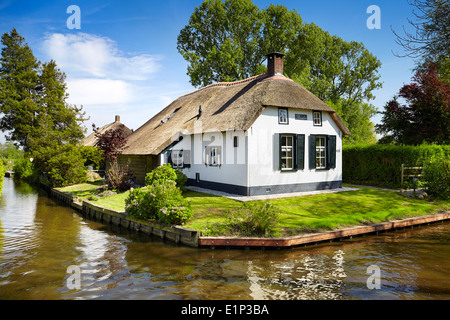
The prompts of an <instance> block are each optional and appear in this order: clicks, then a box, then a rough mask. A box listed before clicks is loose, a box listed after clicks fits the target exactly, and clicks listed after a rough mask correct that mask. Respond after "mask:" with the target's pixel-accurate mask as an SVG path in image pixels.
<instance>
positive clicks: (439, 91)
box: [376, 64, 450, 145]
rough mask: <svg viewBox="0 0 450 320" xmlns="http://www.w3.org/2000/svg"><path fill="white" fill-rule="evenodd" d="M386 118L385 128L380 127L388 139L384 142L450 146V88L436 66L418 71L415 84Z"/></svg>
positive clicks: (406, 88) (393, 104) (387, 109)
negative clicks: (441, 78) (403, 101)
mask: <svg viewBox="0 0 450 320" xmlns="http://www.w3.org/2000/svg"><path fill="white" fill-rule="evenodd" d="M399 98H401V99H404V100H405V101H406V104H401V102H400V101H399ZM382 114H383V118H382V120H381V124H379V125H377V126H376V127H377V131H378V132H379V133H381V134H384V135H385V137H384V138H383V139H382V142H391V141H393V142H396V143H399V144H410V145H418V144H421V143H423V142H428V143H438V144H449V143H450V85H449V84H448V83H447V82H446V81H443V80H440V79H439V77H438V72H437V70H436V67H435V66H434V65H433V64H430V65H429V66H428V67H427V68H426V69H425V70H423V71H418V72H417V73H416V74H415V76H414V77H413V83H411V84H408V85H404V86H403V87H402V88H401V89H400V91H399V93H398V95H397V96H396V97H394V99H392V100H391V101H389V102H388V103H387V104H386V105H385V111H384V112H382Z"/></svg>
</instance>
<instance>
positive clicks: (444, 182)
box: [423, 158, 450, 200]
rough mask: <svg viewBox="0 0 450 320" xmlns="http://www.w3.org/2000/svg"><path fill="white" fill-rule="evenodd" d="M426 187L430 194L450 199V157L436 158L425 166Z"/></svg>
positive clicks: (424, 178)
mask: <svg viewBox="0 0 450 320" xmlns="http://www.w3.org/2000/svg"><path fill="white" fill-rule="evenodd" d="M423 180H424V184H425V189H426V191H427V193H428V194H429V195H432V196H434V197H436V198H440V199H444V200H450V159H449V158H434V159H432V160H431V161H428V162H426V163H425V165H424V168H423Z"/></svg>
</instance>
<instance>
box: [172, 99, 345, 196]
mask: <svg viewBox="0 0 450 320" xmlns="http://www.w3.org/2000/svg"><path fill="white" fill-rule="evenodd" d="M296 113H298V114H306V115H307V120H296V119H295V114H296ZM279 133H292V134H304V135H305V169H304V170H298V171H293V172H292V171H291V172H281V171H280V170H279V169H278V166H279V164H278V162H279V151H278V149H279V146H278V145H279V141H278V135H276V134H279ZM311 134H314V135H321V134H323V135H334V136H336V169H330V170H317V169H312V170H311V169H309V157H308V155H309V139H308V138H309V135H311ZM234 136H238V139H239V143H238V147H237V148H235V147H234V146H233V137H234ZM206 146H221V147H222V157H221V161H222V165H221V166H220V167H219V166H217V167H212V166H206V165H205V147H206ZM181 149H183V150H190V162H191V167H190V168H184V169H183V172H184V174H186V176H187V177H188V178H190V179H195V178H196V173H200V180H202V181H211V182H217V183H225V184H232V185H238V186H244V187H253V186H255V187H259V186H271V185H289V184H300V183H314V182H324V181H342V133H341V131H340V129H339V128H338V127H337V125H336V124H335V122H334V121H333V120H332V119H331V117H330V116H329V114H328V113H327V112H322V126H320V127H319V126H314V125H313V120H312V111H311V110H298V109H289V124H287V125H282V124H278V108H275V107H267V108H266V109H265V110H264V111H263V112H262V114H261V115H260V116H259V117H258V119H257V120H256V121H255V123H254V124H253V125H252V126H251V128H250V129H249V130H248V131H247V132H243V131H240V132H227V133H225V132H210V133H205V134H194V135H186V136H184V139H183V140H182V141H180V142H179V143H178V144H177V145H175V146H174V147H173V148H172V149H171V150H181Z"/></svg>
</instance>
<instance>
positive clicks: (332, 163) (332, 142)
mask: <svg viewBox="0 0 450 320" xmlns="http://www.w3.org/2000/svg"><path fill="white" fill-rule="evenodd" d="M327 149H328V150H327V156H328V159H327V163H328V169H335V168H336V136H328V137H327Z"/></svg>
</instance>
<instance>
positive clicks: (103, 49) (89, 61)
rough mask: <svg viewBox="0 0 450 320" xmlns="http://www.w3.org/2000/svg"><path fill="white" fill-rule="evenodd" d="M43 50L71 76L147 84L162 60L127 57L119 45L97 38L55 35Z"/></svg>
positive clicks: (138, 56)
mask: <svg viewBox="0 0 450 320" xmlns="http://www.w3.org/2000/svg"><path fill="white" fill-rule="evenodd" d="M43 50H44V52H45V53H46V54H47V55H48V56H50V57H51V58H52V59H53V60H55V61H56V63H57V64H58V66H59V67H60V68H61V69H62V70H64V72H66V74H68V75H72V76H75V77H80V76H83V77H95V78H108V79H120V80H146V79H148V78H149V76H150V75H151V74H153V73H155V72H157V71H158V69H159V64H158V61H159V60H161V57H160V56H156V55H149V54H140V55H126V54H125V53H123V52H122V51H120V50H119V49H118V46H117V44H116V42H114V41H113V40H111V39H109V38H107V37H100V36H96V35H91V34H86V33H78V34H60V33H53V34H49V35H47V36H46V38H45V39H44V41H43Z"/></svg>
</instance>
